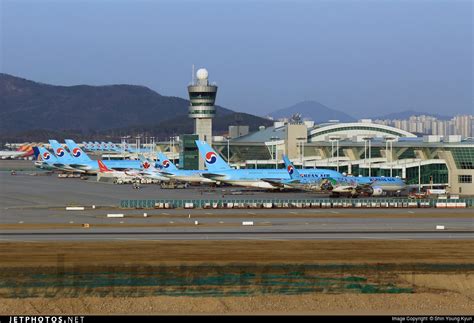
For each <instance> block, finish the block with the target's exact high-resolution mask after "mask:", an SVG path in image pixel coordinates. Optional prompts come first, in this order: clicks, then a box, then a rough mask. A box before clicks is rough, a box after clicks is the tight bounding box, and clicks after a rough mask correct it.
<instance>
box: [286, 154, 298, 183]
mask: <svg viewBox="0 0 474 323" xmlns="http://www.w3.org/2000/svg"><path fill="white" fill-rule="evenodd" d="M283 161H284V162H285V167H286V171H287V172H288V174H289V175H290V178H291V179H297V178H300V173H299V172H298V170H297V169H296V167H295V166H293V164H292V163H291V161H290V160H289V159H288V156H286V155H283Z"/></svg>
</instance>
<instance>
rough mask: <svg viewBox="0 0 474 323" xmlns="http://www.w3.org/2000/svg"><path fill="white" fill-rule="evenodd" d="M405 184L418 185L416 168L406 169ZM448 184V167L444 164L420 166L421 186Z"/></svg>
mask: <svg viewBox="0 0 474 323" xmlns="http://www.w3.org/2000/svg"><path fill="white" fill-rule="evenodd" d="M406 175H407V176H406V177H407V178H406V183H407V184H418V167H410V168H407V172H406ZM448 182H449V176H448V167H447V166H446V165H445V164H430V165H422V166H421V184H431V183H434V184H444V183H448Z"/></svg>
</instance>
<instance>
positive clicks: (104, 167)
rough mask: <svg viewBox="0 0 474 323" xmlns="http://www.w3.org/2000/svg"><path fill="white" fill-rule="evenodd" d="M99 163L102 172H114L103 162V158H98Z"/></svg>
mask: <svg viewBox="0 0 474 323" xmlns="http://www.w3.org/2000/svg"><path fill="white" fill-rule="evenodd" d="M97 163H98V164H99V171H100V172H101V173H109V172H112V170H111V169H110V168H108V167H107V166H105V164H104V163H103V162H102V160H100V159H99V160H98V161H97Z"/></svg>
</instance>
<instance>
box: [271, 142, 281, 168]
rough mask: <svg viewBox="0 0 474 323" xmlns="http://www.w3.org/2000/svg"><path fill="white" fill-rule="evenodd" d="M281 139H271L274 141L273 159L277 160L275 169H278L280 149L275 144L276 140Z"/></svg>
mask: <svg viewBox="0 0 474 323" xmlns="http://www.w3.org/2000/svg"><path fill="white" fill-rule="evenodd" d="M278 139H280V137H275V136H273V137H271V138H270V140H271V141H272V157H273V158H274V160H275V169H278V147H277V144H274V145H273V143H274V141H275V140H278Z"/></svg>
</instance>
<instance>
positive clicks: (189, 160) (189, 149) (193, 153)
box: [179, 135, 199, 169]
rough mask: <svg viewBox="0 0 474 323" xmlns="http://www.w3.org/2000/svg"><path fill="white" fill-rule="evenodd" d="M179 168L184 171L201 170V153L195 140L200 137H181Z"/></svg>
mask: <svg viewBox="0 0 474 323" xmlns="http://www.w3.org/2000/svg"><path fill="white" fill-rule="evenodd" d="M180 138H181V142H180V145H179V147H180V151H179V166H180V167H181V168H182V169H199V151H198V148H197V146H196V142H195V140H198V139H199V136H198V135H181V136H180Z"/></svg>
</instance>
